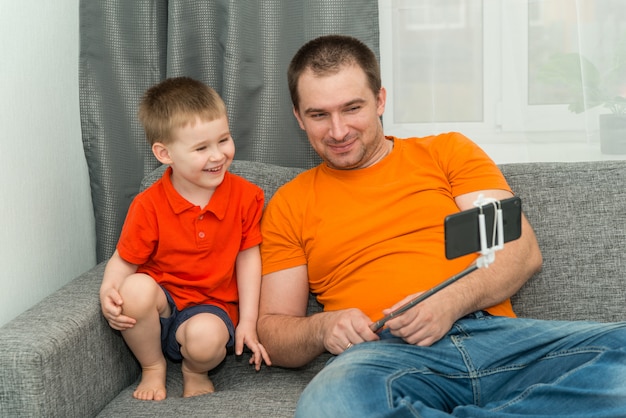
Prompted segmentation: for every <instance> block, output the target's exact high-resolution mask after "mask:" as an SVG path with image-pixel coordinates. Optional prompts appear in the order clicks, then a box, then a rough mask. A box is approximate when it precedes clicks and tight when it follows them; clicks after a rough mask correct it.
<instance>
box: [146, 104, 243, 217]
mask: <svg viewBox="0 0 626 418" xmlns="http://www.w3.org/2000/svg"><path fill="white" fill-rule="evenodd" d="M152 149H153V152H154V154H155V156H156V157H157V159H158V160H159V161H161V162H162V163H164V164H169V165H170V166H171V167H172V184H173V185H174V188H175V189H176V190H177V191H178V192H179V193H180V194H181V195H182V196H183V197H185V198H186V199H187V200H189V201H190V202H192V203H194V204H196V205H199V206H201V207H204V206H205V205H206V204H207V203H208V200H209V199H210V197H211V195H212V194H213V192H214V191H215V189H216V188H217V186H219V185H220V184H221V183H222V181H223V180H224V175H225V173H226V171H227V170H228V168H229V167H230V164H231V163H232V161H233V158H234V157H235V142H234V141H233V138H232V137H231V134H230V129H229V127H228V118H227V117H226V115H224V116H222V117H220V118H218V119H214V120H212V121H203V120H201V119H199V118H196V119H195V121H194V122H193V123H188V124H186V125H184V126H182V127H179V128H174V129H173V130H172V141H170V142H169V143H168V144H167V145H165V144H163V143H156V144H155V145H154V146H153V147H152ZM207 196H208V197H207ZM205 200H206V201H205Z"/></svg>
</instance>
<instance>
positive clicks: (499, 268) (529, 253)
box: [386, 190, 542, 345]
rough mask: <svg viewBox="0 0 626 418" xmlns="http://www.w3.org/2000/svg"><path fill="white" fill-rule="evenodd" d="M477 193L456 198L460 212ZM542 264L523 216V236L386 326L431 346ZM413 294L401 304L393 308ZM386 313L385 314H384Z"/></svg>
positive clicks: (495, 193) (497, 193)
mask: <svg viewBox="0 0 626 418" xmlns="http://www.w3.org/2000/svg"><path fill="white" fill-rule="evenodd" d="M481 193H482V194H483V195H484V196H485V197H493V198H496V199H505V198H507V197H511V196H512V195H511V193H509V192H506V191H503V190H486V191H483V192H481ZM478 194H479V193H472V194H467V195H463V196H460V197H458V198H457V205H458V206H459V209H461V210H466V209H471V208H472V207H474V206H473V202H474V201H476V199H477V198H478ZM541 263H542V258H541V252H540V251H539V246H538V244H537V240H536V238H535V234H534V232H533V230H532V227H531V226H530V224H529V223H528V221H527V220H526V218H525V217H524V216H523V215H522V235H521V237H520V238H519V239H517V240H515V241H511V242H508V243H507V244H506V245H505V247H504V249H503V250H501V251H498V252H497V253H496V260H495V262H494V263H493V264H490V265H489V267H487V268H481V269H478V270H476V271H474V272H473V273H471V274H469V275H468V276H466V277H464V278H463V279H461V280H459V281H457V282H456V283H454V284H452V285H450V286H449V287H447V288H445V289H443V290H441V291H440V292H439V293H437V294H435V295H433V296H432V297H430V298H428V299H426V300H425V301H423V302H422V303H420V304H418V305H417V306H416V307H415V308H413V309H411V310H409V311H408V312H407V313H406V314H404V315H401V316H399V317H397V318H395V319H393V320H390V321H389V322H388V323H387V325H388V326H389V328H390V329H391V330H392V332H393V334H394V335H397V336H399V337H402V338H404V339H405V341H407V342H409V343H412V344H418V345H431V344H433V343H434V342H436V341H438V340H439V339H440V338H441V337H442V336H443V335H444V334H445V333H446V332H448V331H449V329H450V327H451V326H452V324H453V323H454V322H455V321H456V320H457V319H459V318H461V317H463V316H465V315H467V314H469V313H472V312H475V311H477V310H481V309H485V308H488V307H491V306H494V305H497V304H498V303H500V302H502V301H504V300H506V299H507V298H509V297H511V296H512V295H513V294H515V292H517V291H518V290H519V289H520V288H521V287H522V285H523V284H524V283H525V282H526V281H527V280H528V279H529V278H530V277H531V276H532V275H533V274H534V273H536V272H537V271H539V270H540V268H541ZM412 297H414V295H411V296H409V297H407V298H406V299H405V300H403V301H400V302H399V303H398V304H396V305H394V306H393V307H392V308H391V309H396V308H398V307H400V306H401V305H403V304H404V303H406V302H407V301H408V300H410V299H411V298H412ZM386 312H387V311H386Z"/></svg>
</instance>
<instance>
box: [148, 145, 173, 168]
mask: <svg viewBox="0 0 626 418" xmlns="http://www.w3.org/2000/svg"><path fill="white" fill-rule="evenodd" d="M152 153H153V154H154V156H155V157H156V159H157V160H159V162H161V163H162V164H171V163H172V159H171V158H170V152H169V151H168V150H167V147H166V146H165V145H163V143H161V142H155V143H154V144H153V145H152Z"/></svg>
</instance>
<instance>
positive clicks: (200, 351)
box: [176, 313, 229, 398]
mask: <svg viewBox="0 0 626 418" xmlns="http://www.w3.org/2000/svg"><path fill="white" fill-rule="evenodd" d="M228 338H229V335H228V329H227V328H226V324H224V321H222V320H221V319H220V318H219V317H218V316H216V315H213V314H210V313H201V314H198V315H194V316H192V317H191V318H189V319H188V320H186V321H185V322H183V323H182V324H181V325H180V327H178V330H177V331H176V339H177V340H178V342H179V343H180V345H181V348H180V351H181V354H182V356H183V364H182V372H183V396H184V397H186V398H187V397H191V396H198V395H204V394H206V393H212V392H214V391H215V387H214V386H213V382H212V381H211V379H210V378H209V375H208V371H209V370H212V369H214V368H215V367H217V365H219V364H220V363H221V362H222V360H224V358H225V357H226V343H228Z"/></svg>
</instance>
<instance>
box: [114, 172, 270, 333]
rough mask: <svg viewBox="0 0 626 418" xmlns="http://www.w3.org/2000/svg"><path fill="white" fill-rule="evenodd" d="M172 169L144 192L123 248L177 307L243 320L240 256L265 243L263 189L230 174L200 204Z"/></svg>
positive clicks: (126, 226)
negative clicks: (175, 181) (214, 309)
mask: <svg viewBox="0 0 626 418" xmlns="http://www.w3.org/2000/svg"><path fill="white" fill-rule="evenodd" d="M171 172H172V169H171V168H168V169H167V170H166V171H165V173H164V174H163V177H161V178H160V179H159V180H158V181H157V182H155V183H154V184H153V185H152V186H151V187H149V188H148V189H146V190H145V191H143V192H142V193H140V194H138V195H137V197H135V199H134V200H133V202H132V203H131V205H130V208H129V209H128V215H127V216H126V221H125V223H124V227H123V228H122V233H121V235H120V239H119V242H118V244H117V250H118V252H119V254H120V256H121V257H122V258H123V259H124V260H126V261H127V262H129V263H132V264H137V265H139V268H138V270H137V271H138V272H141V273H147V274H149V275H150V276H152V278H154V280H155V281H156V282H157V283H159V284H160V285H161V286H163V288H165V289H166V290H167V291H168V292H169V293H170V295H171V296H172V298H173V299H174V303H176V307H177V308H178V309H179V310H182V309H184V308H186V307H189V306H193V305H202V304H210V305H216V306H218V307H220V308H222V309H224V310H225V311H226V313H227V314H228V316H229V317H230V319H231V320H232V321H233V324H234V325H235V326H236V325H237V323H238V320H239V313H238V300H239V298H238V291H237V276H236V271H235V260H236V258H237V255H238V254H239V252H240V251H243V250H245V249H248V248H251V247H254V246H255V245H259V244H260V243H261V232H260V220H261V214H262V212H263V204H264V198H263V190H262V189H261V188H259V187H258V186H256V185H254V184H252V183H250V182H248V181H247V180H245V179H243V178H241V177H239V176H236V175H234V174H232V173H229V172H227V173H226V175H225V176H224V181H223V182H222V183H221V184H220V185H219V186H218V187H217V188H216V189H215V192H214V193H213V196H211V200H210V201H209V204H208V205H207V206H206V207H205V208H202V209H201V208H200V207H199V206H196V205H194V204H192V203H190V202H189V201H187V200H186V199H185V198H183V197H182V196H181V195H180V194H179V193H178V192H177V191H176V190H175V189H174V186H173V185H172V181H171V178H170V175H171Z"/></svg>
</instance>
